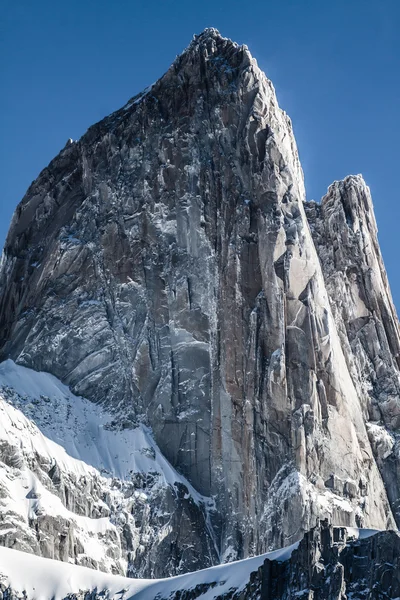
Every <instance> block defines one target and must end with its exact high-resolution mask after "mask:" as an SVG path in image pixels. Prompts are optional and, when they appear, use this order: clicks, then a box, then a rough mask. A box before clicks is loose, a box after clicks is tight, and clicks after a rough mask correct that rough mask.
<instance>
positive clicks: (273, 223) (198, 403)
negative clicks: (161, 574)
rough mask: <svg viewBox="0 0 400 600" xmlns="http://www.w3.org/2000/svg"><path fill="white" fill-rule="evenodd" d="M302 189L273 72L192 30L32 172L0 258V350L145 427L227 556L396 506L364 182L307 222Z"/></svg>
mask: <svg viewBox="0 0 400 600" xmlns="http://www.w3.org/2000/svg"><path fill="white" fill-rule="evenodd" d="M304 200H305V194H304V186H303V177H302V171H301V167H300V164H299V159H298V154H297V149H296V144H295V140H294V137H293V133H292V127H291V122H290V120H289V118H288V117H287V116H286V114H285V113H284V112H283V111H281V109H280V108H279V107H278V104H277V100H276V96H275V92H274V88H273V86H272V84H271V82H270V81H269V80H268V79H267V78H266V77H265V75H264V74H263V73H262V72H261V71H260V70H259V69H258V67H257V63H256V61H255V60H254V59H253V58H252V57H251V55H250V53H249V51H248V49H247V47H245V46H238V45H236V44H235V43H233V42H231V41H230V40H227V39H225V38H223V37H221V36H220V35H219V33H218V32H217V31H216V30H206V31H205V32H203V33H202V34H201V35H200V36H195V38H194V39H193V41H192V43H191V44H190V46H189V47H188V48H187V50H185V52H184V53H183V54H182V55H181V56H180V57H178V58H177V59H176V61H175V62H174V63H173V65H172V66H171V68H170V69H169V70H168V71H167V73H166V74H165V75H164V76H163V77H162V78H161V79H160V80H159V81H158V82H157V83H155V84H154V85H153V86H152V87H151V88H149V89H148V90H146V91H145V92H144V93H143V94H140V95H139V96H137V97H135V98H133V99H132V100H131V101H130V102H129V103H128V104H127V105H126V106H125V107H123V108H122V109H121V110H119V111H117V112H116V113H114V114H112V115H111V116H110V117H107V118H106V119H104V120H103V121H101V122H100V123H98V124H96V125H94V126H93V127H91V128H90V129H89V130H88V132H87V133H86V134H85V135H84V136H83V138H82V139H81V140H79V141H78V142H71V143H68V144H67V145H66V147H65V148H64V149H63V150H62V151H61V153H60V154H59V155H58V156H57V157H56V158H55V159H54V160H53V161H52V162H51V163H50V165H49V166H48V167H47V168H46V169H45V170H44V171H43V172H42V173H41V174H40V176H39V177H38V179H37V180H36V181H35V182H34V183H33V184H32V185H31V187H30V189H29V190H28V192H27V194H26V196H25V198H24V199H23V200H22V202H21V203H20V205H19V206H18V208H17V210H16V212H15V215H14V218H13V221H12V225H11V229H10V232H9V235H8V237H7V241H6V245H5V250H4V254H3V258H2V265H1V280H0V281H1V284H0V286H1V291H2V292H1V297H0V335H1V336H2V339H1V342H0V347H1V359H5V358H12V359H13V360H15V361H16V362H18V363H20V364H23V365H25V366H29V367H32V368H34V369H37V370H44V371H49V372H51V373H53V374H54V375H56V376H57V377H59V378H60V379H61V380H62V381H63V382H64V383H66V384H68V385H69V386H70V387H71V389H72V390H73V391H74V393H76V394H80V395H83V396H86V397H88V398H89V399H91V400H93V401H95V402H101V403H104V404H105V405H106V406H107V408H108V409H111V410H112V411H114V413H115V417H116V421H117V422H118V423H119V424H120V426H121V427H129V426H134V425H135V423H137V422H138V421H144V422H145V423H147V424H149V425H150V426H151V427H152V429H153V432H154V435H155V438H156V441H157V443H158V445H159V446H160V448H161V450H162V451H163V453H164V454H165V456H166V457H167V458H168V459H169V461H170V462H171V463H172V464H173V465H174V466H175V467H176V468H177V469H178V470H179V471H180V472H182V473H183V474H184V475H185V476H186V477H187V478H188V479H189V480H190V481H191V483H192V484H193V485H194V486H195V487H196V488H197V489H198V491H199V492H201V493H202V494H204V495H208V496H214V497H215V502H216V511H215V514H214V522H213V527H214V530H215V532H216V538H215V539H216V543H217V546H218V550H219V552H220V555H221V558H222V560H226V559H233V558H241V557H244V556H248V555H249V554H253V553H261V552H263V551H265V550H267V549H270V548H272V547H279V546H283V545H287V544H290V543H292V542H293V541H295V540H297V539H299V538H300V537H301V535H302V533H303V532H304V531H306V530H308V529H309V528H310V527H312V526H313V525H315V523H316V522H317V521H318V519H319V518H320V517H321V516H324V517H329V518H330V519H331V520H332V521H333V522H334V523H337V524H341V525H357V526H370V527H376V528H382V529H384V528H387V527H393V526H394V524H395V521H394V517H393V512H392V508H393V510H394V512H395V513H396V514H397V515H398V498H399V490H398V481H399V476H398V475H399V473H398V469H399V448H398V443H397V445H396V442H395V432H396V431H397V430H398V427H399V415H398V397H399V396H398V390H399V383H398V381H399V375H398V358H399V352H398V349H399V336H398V322H397V317H396V315H395V312H394V309H393V306H392V303H391V299H390V292H389V288H388V284H387V280H386V274H385V271H384V267H383V264H382V261H381V258H380V253H379V247H378V246H377V242H376V236H375V234H376V228H375V222H374V217H373V211H372V204H371V202H370V199H369V194H368V189H367V188H366V186H365V184H364V182H363V181H362V179H361V178H360V177H357V178H348V179H347V180H345V181H344V182H341V183H336V184H334V186H333V187H331V188H330V190H329V192H328V195H327V196H326V197H325V199H324V200H323V203H322V205H321V206H319V205H315V204H308V205H306V211H307V216H308V219H309V221H310V224H311V230H312V235H311V231H310V227H309V224H308V221H307V217H306V213H305V207H304ZM360 232H361V233H360ZM364 234H365V235H364ZM313 239H314V241H313ZM316 248H317V250H316ZM317 251H318V253H317ZM361 277H362V278H363V279H362V280H361V279H360V278H361ZM369 421H374V422H373V423H371V424H370V425H369V427H368V431H367V427H366V422H369ZM377 428H378V429H377ZM388 429H389V430H390V432H389V431H388ZM378 467H379V468H378ZM395 476H396V477H397V480H396V481H397V483H393V477H395ZM382 477H383V480H384V482H385V483H384V482H383V480H382ZM385 485H386V487H385ZM388 498H389V500H390V502H391V504H392V508H391V506H390V504H389V500H388ZM194 535H196V534H194ZM177 543H178V542H177Z"/></svg>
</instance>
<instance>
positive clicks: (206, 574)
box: [0, 544, 298, 600]
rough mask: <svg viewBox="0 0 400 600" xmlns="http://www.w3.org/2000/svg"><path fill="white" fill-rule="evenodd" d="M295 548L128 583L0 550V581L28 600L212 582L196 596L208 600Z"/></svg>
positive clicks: (149, 597)
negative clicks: (198, 569) (78, 593)
mask: <svg viewBox="0 0 400 600" xmlns="http://www.w3.org/2000/svg"><path fill="white" fill-rule="evenodd" d="M297 546H298V544H293V545H292V546H289V547H288V548H284V549H282V550H276V551H274V552H269V553H267V554H264V555H261V556H256V557H254V558H248V559H246V560H241V561H237V562H234V563H229V564H226V565H220V566H217V567H211V568H210V569H204V570H202V571H197V572H195V573H188V574H186V575H180V576H178V577H171V578H169V579H156V580H149V579H136V580H135V579H128V578H126V577H119V576H115V575H109V574H106V573H101V572H99V571H93V570H92V569H87V568H85V567H78V566H75V565H70V564H68V563H63V562H59V561H54V560H50V559H47V558H39V557H37V556H33V555H30V554H27V553H25V552H18V551H17V550H10V549H9V548H1V547H0V583H5V584H6V585H9V586H10V587H11V589H12V590H13V591H15V592H17V593H19V594H23V593H24V592H25V594H26V595H27V599H28V600H49V599H50V598H51V599H52V600H62V599H63V598H65V597H66V596H67V595H68V594H73V593H77V592H79V591H85V592H86V591H94V590H96V591H97V592H98V593H99V592H103V591H104V592H105V598H107V600H108V599H109V600H111V599H115V600H129V599H130V598H135V600H136V599H137V600H154V598H155V597H157V594H160V596H159V597H160V598H167V597H168V596H169V595H170V594H171V593H172V592H176V591H179V590H190V589H191V588H193V587H195V586H196V585H199V584H210V585H211V584H212V585H213V587H212V588H211V589H209V590H207V591H206V592H205V593H204V594H202V595H201V596H198V598H201V600H213V599H214V598H215V597H216V596H217V595H219V596H220V595H221V594H223V593H225V592H228V590H232V589H234V590H240V589H241V588H243V587H244V586H245V585H246V583H247V582H248V580H249V577H250V573H252V572H253V571H256V570H257V569H258V568H259V567H260V566H261V565H262V564H263V562H264V560H265V559H266V558H269V559H270V560H279V561H284V560H287V559H289V558H290V555H291V553H292V552H293V550H294V549H295V548H297Z"/></svg>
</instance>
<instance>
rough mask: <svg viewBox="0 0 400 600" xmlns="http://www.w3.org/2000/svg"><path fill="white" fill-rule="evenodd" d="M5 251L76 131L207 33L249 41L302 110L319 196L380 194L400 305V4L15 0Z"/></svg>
mask: <svg viewBox="0 0 400 600" xmlns="http://www.w3.org/2000/svg"><path fill="white" fill-rule="evenodd" d="M1 15H2V17H1V21H0V56H1V57H2V58H1V65H0V70H1V71H0V81H1V82H2V90H3V91H2V94H1V95H0V119H1V139H2V143H1V148H0V152H1V155H0V169H1V173H0V175H1V192H2V196H1V202H0V245H3V241H4V238H5V235H6V231H7V229H8V225H9V221H10V219H11V215H12V212H13V210H14V208H15V206H16V205H17V203H18V202H19V200H20V199H21V198H22V196H23V195H24V193H25V191H26V189H27V187H28V185H29V184H30V183H31V181H32V180H33V179H35V178H36V176H37V175H38V173H39V172H40V170H41V169H42V168H43V167H45V166H46V165H47V164H48V162H49V161H50V160H51V159H52V158H53V156H54V155H55V154H57V153H58V152H59V150H60V149H61V148H62V147H63V146H64V144H65V142H66V140H67V139H68V138H70V137H72V138H74V139H76V138H79V137H80V136H81V135H82V134H83V133H84V132H85V130H86V129H87V128H88V127H89V126H90V125H91V124H93V123H94V122H96V121H97V120H99V119H101V118H102V117H104V116H105V115H107V114H108V113H110V112H112V111H113V110H116V109H117V108H119V107H120V106H121V105H122V104H124V103H125V102H126V101H127V100H128V99H129V98H130V97H131V96H133V95H134V94H135V93H137V92H139V91H140V90H141V89H142V88H144V87H146V86H147V85H149V84H151V83H153V82H154V81H155V80H156V79H157V78H158V77H160V76H161V75H162V74H163V72H164V71H165V70H166V69H167V68H168V66H169V65H170V63H171V62H172V60H173V59H174V58H175V56H176V55H177V54H179V53H180V52H181V51H182V50H183V49H184V48H185V47H186V46H187V45H188V43H189V42H190V40H191V38H192V35H193V34H194V33H199V32H200V31H201V30H202V29H204V27H209V26H212V27H216V28H217V29H219V30H220V32H221V33H222V35H224V36H227V37H231V38H232V39H234V40H236V41H237V42H240V43H245V44H247V45H248V46H249V48H250V50H251V52H252V54H253V55H254V56H255V57H256V58H257V60H258V63H259V65H260V66H261V68H263V69H264V70H265V72H266V74H267V76H268V77H269V78H270V79H272V81H273V82H274V85H275V87H276V89H277V93H278V99H279V102H280V105H281V106H282V107H283V108H284V109H285V110H286V111H287V112H288V113H289V115H290V116H291V118H292V120H293V123H294V130H295V134H296V138H297V142H298V146H299V150H300V158H301V160H302V165H303V169H304V172H305V178H306V187H307V195H308V198H309V199H312V198H313V199H318V200H319V199H320V197H321V196H322V195H323V194H324V193H325V191H326V188H327V186H328V185H329V184H330V183H331V182H332V181H333V180H335V179H341V178H343V177H344V176H346V175H347V174H349V173H363V175H364V177H365V179H366V181H367V183H368V184H369V186H370V187H371V191H372V195H373V199H374V204H375V210H376V216H377V220H378V226H379V234H380V242H381V247H382V249H383V254H384V259H385V263H386V266H387V269H388V272H389V278H390V281H391V286H392V291H393V294H394V297H395V301H396V303H397V306H398V307H399V308H400V276H399V269H398V256H399V251H398V241H399V237H400V234H399V221H400V204H399V186H398V177H399V171H400V165H399V159H400V150H399V140H400V110H399V100H400V33H399V32H400V0H374V1H372V0H274V1H270V0H253V1H252V2H246V1H243V0H242V1H240V2H236V1H235V0H229V1H227V0H226V1H225V0H222V1H219V0H212V1H210V0H201V1H200V0H199V1H193V0H192V1H190V0H186V1H185V2H183V1H182V0H158V1H155V0H146V1H143V0H130V1H128V0H108V1H105V0H68V1H65V2H54V0H52V1H48V0H35V1H32V0H3V2H2V8H1Z"/></svg>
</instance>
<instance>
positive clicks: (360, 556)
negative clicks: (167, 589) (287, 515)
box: [182, 523, 400, 600]
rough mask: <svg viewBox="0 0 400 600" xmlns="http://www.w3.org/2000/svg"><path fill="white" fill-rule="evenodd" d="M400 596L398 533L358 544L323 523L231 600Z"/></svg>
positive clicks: (367, 599)
mask: <svg viewBox="0 0 400 600" xmlns="http://www.w3.org/2000/svg"><path fill="white" fill-rule="evenodd" d="M399 594H400V536H399V534H398V533H396V532H394V531H389V532H381V533H378V534H377V535H373V536H371V537H367V538H365V539H359V540H354V539H352V538H351V535H349V532H348V531H347V530H346V528H344V527H342V528H339V527H337V528H332V527H331V526H328V525H327V524H326V523H322V524H321V526H320V527H315V528H313V529H312V530H311V531H310V532H309V533H307V534H306V535H305V536H304V538H303V540H302V541H301V542H300V545H299V547H298V548H297V550H294V552H293V553H292V555H291V557H290V559H289V560H287V561H284V562H278V561H271V560H269V559H266V560H265V562H264V564H263V565H262V567H260V568H259V569H258V571H257V572H254V573H252V574H251V576H250V581H249V583H248V584H247V585H246V587H245V589H244V590H240V591H238V592H234V593H233V594H232V596H231V599H232V600H259V599H262V600H291V599H292V598H296V599H297V598H298V599H300V600H346V599H350V598H353V599H355V600H378V599H381V598H393V599H396V598H398V597H399ZM188 598H190V596H188ZM216 598H218V596H216ZM221 598H222V597H221ZM224 598H226V597H225V596H224ZM182 600H183V597H182Z"/></svg>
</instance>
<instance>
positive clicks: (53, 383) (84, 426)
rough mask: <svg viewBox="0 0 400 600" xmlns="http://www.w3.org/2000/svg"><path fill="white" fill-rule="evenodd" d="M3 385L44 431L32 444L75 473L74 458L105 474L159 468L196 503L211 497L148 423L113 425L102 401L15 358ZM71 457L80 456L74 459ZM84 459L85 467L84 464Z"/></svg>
mask: <svg viewBox="0 0 400 600" xmlns="http://www.w3.org/2000/svg"><path fill="white" fill-rule="evenodd" d="M2 388H3V395H4V396H5V397H6V399H7V400H8V402H10V403H11V404H13V405H14V407H15V408H17V409H18V410H20V411H21V412H22V413H23V414H24V415H25V416H26V417H27V418H28V419H29V420H30V421H32V422H33V423H35V424H36V426H37V427H38V429H39V430H40V432H41V433H42V434H43V435H42V436H40V435H35V436H34V438H32V439H31V440H25V441H26V443H32V444H33V446H34V447H33V448H32V450H34V451H37V452H39V453H40V454H42V455H45V456H46V455H47V456H50V457H51V456H52V457H53V458H54V459H55V460H56V461H57V463H58V464H60V465H63V466H64V467H65V468H67V469H68V470H69V471H75V472H76V470H78V473H77V474H81V473H79V471H81V470H82V469H80V467H79V463H77V462H76V461H83V462H84V463H86V465H91V466H92V467H94V468H95V469H97V470H98V471H99V472H100V473H101V474H102V475H104V476H106V477H107V476H110V477H118V478H119V479H122V480H126V479H129V478H130V475H131V474H133V473H158V474H159V475H160V478H159V484H164V485H167V484H171V485H173V484H174V483H175V482H180V483H183V484H184V485H185V486H186V487H187V488H188V490H189V492H190V494H191V496H192V497H193V499H194V500H195V501H196V502H197V503H199V502H204V503H205V504H207V503H209V499H208V498H204V497H203V496H201V495H200V494H198V492H197V491H196V490H195V489H194V488H193V487H192V486H191V485H190V483H189V482H188V481H187V480H186V479H185V478H184V477H182V476H181V475H179V473H178V472H177V471H175V469H174V468H173V467H172V466H171V465H170V463H169V462H168V461H167V460H166V458H165V457H164V456H163V454H162V453H161V452H160V450H159V449H158V447H157V445H156V443H155V441H154V440H153V438H152V436H151V432H150V430H149V429H148V428H147V427H145V426H144V425H140V426H138V427H136V428H135V429H124V430H113V429H112V428H111V429H110V428H109V426H110V425H109V424H110V422H111V421H112V420H113V417H112V415H111V414H109V413H107V412H106V411H104V409H103V408H102V407H101V406H99V405H96V404H94V403H92V402H90V401H89V400H86V399H85V398H81V397H79V396H75V395H74V394H73V393H72V392H71V391H70V390H69V388H68V387H67V386H66V385H64V384H63V383H61V382H60V381H59V380H58V379H57V378H56V377H54V376H53V375H51V374H50V373H44V372H37V371H34V370H32V369H28V368H26V367H22V366H20V365H16V364H15V363H14V362H13V361H12V360H6V361H4V362H3V363H1V364H0V390H1V389H2ZM7 392H8V393H7ZM15 392H16V394H15ZM0 410H2V411H5V413H6V416H7V417H8V418H9V419H11V420H14V419H15V418H17V417H16V413H13V414H10V408H9V406H7V403H6V402H1V401H0ZM11 412H12V411H11ZM1 420H3V418H2V419H1ZM1 425H2V424H1V422H0V439H1V437H3V436H7V430H8V427H5V423H3V427H1ZM43 436H45V438H47V439H45V438H43ZM56 445H57V446H56ZM71 458H73V459H76V460H75V461H71V460H70V459H71ZM66 463H68V464H66ZM86 465H85V466H84V465H81V467H82V468H83V467H85V468H84V470H86V469H87V467H86Z"/></svg>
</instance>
